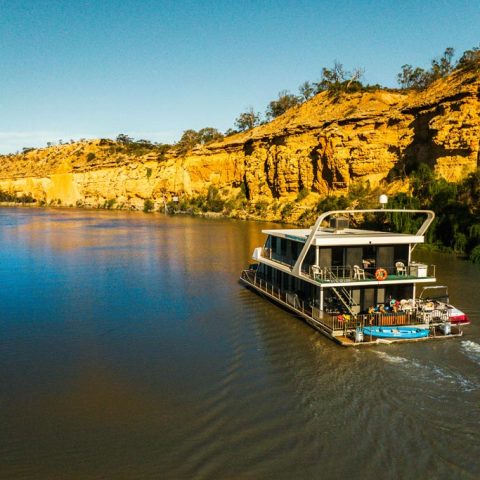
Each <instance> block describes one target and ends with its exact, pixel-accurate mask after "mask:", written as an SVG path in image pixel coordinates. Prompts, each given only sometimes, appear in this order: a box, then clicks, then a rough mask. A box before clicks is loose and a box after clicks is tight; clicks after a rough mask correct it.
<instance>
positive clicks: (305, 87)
mask: <svg viewBox="0 0 480 480" xmlns="http://www.w3.org/2000/svg"><path fill="white" fill-rule="evenodd" d="M298 92H299V93H300V97H301V98H302V100H304V101H307V100H310V98H312V97H313V95H314V94H315V87H314V86H313V85H312V84H311V83H310V82H308V81H307V82H303V83H302V84H301V85H300V86H299V87H298Z"/></svg>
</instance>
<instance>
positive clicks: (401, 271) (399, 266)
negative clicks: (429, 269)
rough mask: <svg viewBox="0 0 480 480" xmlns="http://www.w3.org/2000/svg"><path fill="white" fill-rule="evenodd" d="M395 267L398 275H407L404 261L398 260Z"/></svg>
mask: <svg viewBox="0 0 480 480" xmlns="http://www.w3.org/2000/svg"><path fill="white" fill-rule="evenodd" d="M395 268H396V269H397V275H407V267H406V266H405V264H404V263H403V262H396V263H395Z"/></svg>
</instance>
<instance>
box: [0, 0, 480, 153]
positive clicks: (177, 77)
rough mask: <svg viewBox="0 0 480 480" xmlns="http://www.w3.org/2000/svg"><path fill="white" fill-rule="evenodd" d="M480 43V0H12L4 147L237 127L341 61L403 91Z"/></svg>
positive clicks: (2, 15) (5, 58) (1, 83)
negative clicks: (417, 70)
mask: <svg viewBox="0 0 480 480" xmlns="http://www.w3.org/2000/svg"><path fill="white" fill-rule="evenodd" d="M479 42H480V1H478V0H471V1H468V0H437V1H432V0H396V1H395V0H391V1H390V0H383V1H362V0H357V1H354V0H326V1H324V0H317V1H313V0H292V1H261V0H256V1H250V0H245V1H221V0H217V1H210V0H204V1H196V2H195V1H182V0H177V1H160V0H137V1H134V0H118V1H113V0H0V61H1V75H0V109H1V117H0V152H12V151H15V150H17V149H21V148H22V147H28V146H44V145H45V144H46V142H47V141H54V142H56V141H58V140H59V139H63V140H69V139H71V138H73V139H78V138H82V137H87V138H90V137H92V138H93V137H115V136H116V135H117V134H118V133H126V134H128V135H131V136H133V137H135V138H148V139H151V140H154V141H161V142H172V141H175V140H178V138H179V137H180V136H181V133H182V131H183V130H186V129H188V128H194V129H199V128H202V127H207V126H210V127H215V128H218V129H219V130H221V131H225V130H226V129H228V128H229V127H232V126H233V124H234V120H235V118H236V117H237V116H238V114H239V113H240V112H242V111H244V110H245V109H246V108H248V107H250V106H252V107H254V108H255V109H256V110H258V111H260V112H264V111H265V107H266V105H267V104H268V102H269V101H270V100H272V99H273V98H275V97H276V95H277V93H278V92H279V91H280V90H283V89H287V90H290V91H292V92H294V93H296V92H297V88H298V86H299V85H300V84H301V83H302V82H304V81H305V80H310V81H316V80H318V79H319V77H320V72H321V68H322V67H323V66H331V65H332V63H333V61H334V60H335V59H336V60H338V61H340V62H341V63H343V64H344V66H345V67H346V68H347V69H348V68H353V67H356V66H359V67H363V68H364V69H365V77H364V80H365V81H366V82H369V83H380V84H383V85H387V86H396V80H395V79H396V74H397V73H398V72H399V70H400V67H401V66H402V65H403V64H405V63H410V64H412V65H418V66H423V67H426V66H428V65H429V62H430V60H431V59H432V58H433V57H436V56H439V55H440V54H441V53H442V52H443V51H444V49H445V48H446V47H449V46H451V47H454V48H455V50H456V52H457V54H460V53H461V52H463V51H464V50H466V49H469V48H472V47H474V46H478V45H479Z"/></svg>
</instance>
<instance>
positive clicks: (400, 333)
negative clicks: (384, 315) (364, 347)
mask: <svg viewBox="0 0 480 480" xmlns="http://www.w3.org/2000/svg"><path fill="white" fill-rule="evenodd" d="M363 334H364V335H366V336H369V337H370V336H371V337H378V338H423V337H428V328H415V327H363Z"/></svg>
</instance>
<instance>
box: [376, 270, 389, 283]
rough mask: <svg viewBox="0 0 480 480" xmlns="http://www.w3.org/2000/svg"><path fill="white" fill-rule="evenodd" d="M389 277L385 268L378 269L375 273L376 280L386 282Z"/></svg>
mask: <svg viewBox="0 0 480 480" xmlns="http://www.w3.org/2000/svg"><path fill="white" fill-rule="evenodd" d="M387 277H388V272H387V271H386V270H385V269H384V268H377V270H376V271H375V278H376V279H377V280H378V281H379V282H381V281H382V280H386V279H387Z"/></svg>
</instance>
